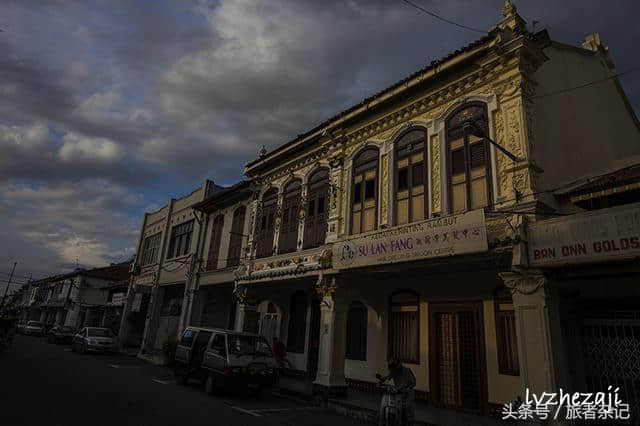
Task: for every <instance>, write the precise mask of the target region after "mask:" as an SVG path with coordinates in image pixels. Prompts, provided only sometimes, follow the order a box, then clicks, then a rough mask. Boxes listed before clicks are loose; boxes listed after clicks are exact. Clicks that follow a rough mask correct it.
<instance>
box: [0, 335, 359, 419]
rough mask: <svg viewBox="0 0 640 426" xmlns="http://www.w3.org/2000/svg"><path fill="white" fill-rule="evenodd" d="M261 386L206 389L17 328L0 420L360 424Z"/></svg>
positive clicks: (6, 361)
mask: <svg viewBox="0 0 640 426" xmlns="http://www.w3.org/2000/svg"><path fill="white" fill-rule="evenodd" d="M363 424H364V423H360V422H357V421H355V420H353V419H349V418H347V417H342V416H339V415H337V414H335V413H333V412H330V411H328V410H324V409H321V408H317V407H313V406H311V405H310V404H307V403H305V402H302V401H293V400H290V399H285V398H281V397H278V396H275V395H272V394H270V393H269V392H266V393H263V394H262V395H261V396H260V397H258V398H251V397H248V396H247V397H241V396H236V397H232V396H228V395H221V396H213V397H210V396H207V395H206V394H205V393H204V391H203V389H202V386H200V385H199V384H197V383H195V382H193V383H192V384H190V385H187V386H181V385H178V384H176V382H175V379H174V378H173V375H172V373H171V371H170V370H169V369H167V368H163V367H157V366H153V365H149V364H147V363H144V362H142V361H140V360H138V359H136V358H132V357H126V356H122V355H114V356H109V355H80V354H77V353H74V352H71V351H70V349H69V346H65V345H53V344H49V343H46V341H45V339H43V338H40V337H27V336H16V339H15V341H14V344H13V346H12V347H11V348H10V349H8V350H6V351H5V352H3V353H0V425H2V426H40V425H46V426H75V425H78V426H80V425H82V426H101V425H105V426H107V425H108V426H119V425H136V426H165V425H166V426H178V425H179V426H186V425H194V426H197V425H207V426H211V425H248V426H251V425H260V426H266V425H292V426H293V425H331V426H342V425H363Z"/></svg>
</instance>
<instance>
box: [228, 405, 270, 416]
mask: <svg viewBox="0 0 640 426" xmlns="http://www.w3.org/2000/svg"><path fill="white" fill-rule="evenodd" d="M229 407H231V408H232V409H234V410H236V411H240V412H241V413H245V414H249V415H251V416H253V417H262V416H261V415H260V414H258V413H256V412H254V411H251V410H245V409H244V408H240V407H236V406H235V405H230V406H229Z"/></svg>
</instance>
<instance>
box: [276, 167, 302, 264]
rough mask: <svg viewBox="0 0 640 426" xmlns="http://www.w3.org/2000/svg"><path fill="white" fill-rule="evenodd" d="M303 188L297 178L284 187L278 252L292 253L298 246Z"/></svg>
mask: <svg viewBox="0 0 640 426" xmlns="http://www.w3.org/2000/svg"><path fill="white" fill-rule="evenodd" d="M301 189H302V186H301V184H300V181H299V180H297V179H296V180H294V181H293V182H290V183H289V184H287V186H285V188H284V195H283V196H284V198H283V200H282V217H281V221H280V238H279V239H278V253H291V252H292V251H295V250H296V249H297V248H298V218H299V215H300V195H301Z"/></svg>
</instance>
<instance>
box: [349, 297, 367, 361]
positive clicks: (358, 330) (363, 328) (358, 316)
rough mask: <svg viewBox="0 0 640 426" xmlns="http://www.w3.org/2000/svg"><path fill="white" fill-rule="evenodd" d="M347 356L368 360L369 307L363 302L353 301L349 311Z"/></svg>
mask: <svg viewBox="0 0 640 426" xmlns="http://www.w3.org/2000/svg"><path fill="white" fill-rule="evenodd" d="M345 358H347V359H353V360H358V361H366V360H367V307H366V306H365V305H364V304H363V303H361V302H353V303H352V304H351V306H350V307H349V312H348V313H347V346H346V351H345Z"/></svg>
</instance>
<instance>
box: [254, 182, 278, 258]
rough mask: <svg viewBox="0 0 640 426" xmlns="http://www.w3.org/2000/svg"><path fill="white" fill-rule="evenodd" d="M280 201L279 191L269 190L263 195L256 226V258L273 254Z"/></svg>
mask: <svg viewBox="0 0 640 426" xmlns="http://www.w3.org/2000/svg"><path fill="white" fill-rule="evenodd" d="M277 201H278V191H277V190H276V189H275V188H271V189H270V190H268V191H267V192H266V193H265V194H264V196H263V197H262V208H261V209H260V218H259V220H258V224H257V226H256V258H260V257H267V256H271V255H272V254H273V236H274V227H275V213H276V207H277Z"/></svg>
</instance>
